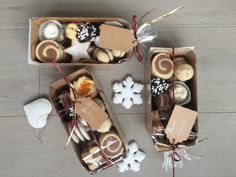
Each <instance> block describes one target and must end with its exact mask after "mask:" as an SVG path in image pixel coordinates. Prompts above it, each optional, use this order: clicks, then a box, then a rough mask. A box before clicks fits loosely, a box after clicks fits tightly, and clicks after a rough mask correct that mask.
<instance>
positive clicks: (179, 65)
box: [174, 57, 194, 81]
mask: <svg viewBox="0 0 236 177" xmlns="http://www.w3.org/2000/svg"><path fill="white" fill-rule="evenodd" d="M174 73H175V77H176V78H177V79H178V80H180V81H187V80H190V79H191V78H192V77H193V75H194V70H193V67H192V66H191V65H190V64H188V63H187V62H186V60H185V59H184V58H183V57H178V58H176V59H175V71H174Z"/></svg>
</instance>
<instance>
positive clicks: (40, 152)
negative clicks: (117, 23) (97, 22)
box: [0, 0, 236, 177]
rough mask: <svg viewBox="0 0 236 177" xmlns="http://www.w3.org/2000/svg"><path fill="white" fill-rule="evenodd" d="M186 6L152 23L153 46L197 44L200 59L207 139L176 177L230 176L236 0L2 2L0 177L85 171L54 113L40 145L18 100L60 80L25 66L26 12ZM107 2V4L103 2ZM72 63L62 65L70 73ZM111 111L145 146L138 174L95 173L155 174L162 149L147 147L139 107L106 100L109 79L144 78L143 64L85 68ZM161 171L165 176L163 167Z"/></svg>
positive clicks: (114, 13) (202, 132)
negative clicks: (154, 31) (154, 32)
mask: <svg viewBox="0 0 236 177" xmlns="http://www.w3.org/2000/svg"><path fill="white" fill-rule="evenodd" d="M182 4H184V5H185V8H184V9H182V10H181V11H179V12H178V13H176V14H175V15H173V16H171V17H169V18H167V19H165V20H163V21H161V22H160V23H158V24H157V25H156V26H157V29H158V32H159V37H158V38H157V40H156V41H155V42H153V43H152V44H150V45H152V46H160V47H182V46H184V47H185V46H195V47H196V55H197V62H198V98H199V112H200V116H199V136H200V137H202V138H204V137H209V138H210V140H209V141H208V142H206V143H204V144H202V145H199V146H198V147H196V148H195V149H194V150H191V153H192V154H193V155H198V154H202V155H203V158H202V159H200V160H193V161H190V162H187V163H186V164H185V167H184V168H183V169H177V176H182V177H185V176H186V177H187V176H188V177H192V176H193V177H196V176H206V177H212V176H215V177H222V176H227V177H231V176H235V173H236V169H235V168H234V159H235V158H236V155H235V154H236V148H235V143H236V141H235V140H234V139H233V138H229V137H232V136H233V134H234V133H235V124H236V123H235V116H236V108H235V105H236V102H235V100H236V96H235V94H234V92H235V90H236V86H235V80H236V75H235V74H234V70H235V66H236V60H235V56H236V51H235V47H236V30H235V29H236V21H235V17H236V2H235V1H234V0H226V1H222V0H208V1H205V0H195V1H189V0H181V1H175V0H169V1H165V0H158V1H156V0H146V1H135V0H130V1H126V0H120V1H114V0H99V1H97V0H91V1H83V0H79V1H78V0H67V1H63V0H57V1H55V0H47V1H46V0H42V1H36V0H11V1H7V0H1V2H0V15H1V17H2V18H1V19H0V24H1V25H0V39H1V41H0V52H1V59H0V105H1V107H0V144H1V146H0V176H1V177H12V176H17V177H25V176H33V177H41V176H44V177H47V176H58V177H66V176H71V177H73V176H81V177H87V176H90V175H89V174H88V173H87V172H86V171H85V170H84V169H82V167H81V165H80V163H79V161H78V159H77V157H76V155H75V153H74V152H73V149H72V147H69V148H68V149H67V150H64V149H63V146H64V143H65V141H66V140H67V136H66V134H65V132H64V129H63V127H62V125H61V123H60V121H59V120H58V117H57V116H56V113H55V111H53V112H52V113H51V116H50V117H49V123H48V126H47V127H46V129H45V131H44V132H43V137H42V141H43V145H41V144H40V143H39V141H38V140H37V139H36V137H35V135H36V130H34V129H33V128H31V127H30V126H29V124H28V123H27V120H26V117H25V114H24V111H23V105H24V104H26V103H28V102H30V101H32V100H34V99H36V98H39V97H47V94H48V89H49V83H51V82H52V81H55V80H57V79H59V78H60V75H59V73H58V72H57V71H56V69H55V67H36V66H31V65H28V64H27V52H28V51H27V50H28V18H30V17H36V16H77V17H78V16H80V17H81V16H83V17H120V18H124V19H126V20H127V21H131V17H132V15H134V14H137V15H138V16H139V17H140V16H141V15H142V14H143V13H144V12H146V11H148V10H149V9H152V8H156V9H157V11H156V12H155V13H153V14H150V16H148V17H147V19H151V18H154V17H156V16H159V15H161V14H163V13H166V12H168V11H170V10H172V9H173V8H175V7H177V6H178V5H182ZM104 7H106V8H104ZM77 69H78V67H72V68H64V67H63V70H64V71H65V73H71V72H72V71H75V70H77ZM91 70H92V71H93V72H94V73H95V76H96V77H97V79H98V81H99V83H100V85H101V86H102V89H103V90H105V95H106V97H107V99H108V102H109V104H110V105H111V108H112V110H113V111H114V113H115V114H116V117H117V118H118V121H119V122H120V124H121V127H122V129H123V131H124V134H125V137H126V139H127V140H136V141H137V142H138V144H139V146H140V147H141V148H142V149H143V150H144V151H145V152H146V155H147V157H146V159H145V161H144V163H143V165H142V168H141V171H140V172H139V173H133V172H128V173H125V174H120V173H119V172H118V171H117V168H116V167H113V168H111V169H109V170H106V171H104V172H102V173H100V174H98V175H96V176H98V177H99V176H104V177H106V176H107V177H108V176H114V177H119V176H124V175H125V176H126V175H127V176H131V177H132V176H135V177H139V176H142V177H143V176H150V177H152V176H153V177H154V176H161V174H160V171H161V165H162V162H163V156H162V153H157V152H156V151H155V150H154V148H153V147H152V142H151V139H150V135H149V133H148V132H147V130H146V129H145V126H144V117H145V116H144V113H145V109H144V105H140V106H134V107H132V108H131V109H130V110H125V109H124V108H123V107H121V106H120V105H114V104H113V103H112V94H113V93H112V83H113V82H114V81H118V80H121V79H122V78H124V77H125V76H126V75H128V74H130V75H132V76H133V77H134V79H135V80H138V81H141V82H143V78H144V73H143V72H144V68H143V66H142V65H141V64H140V63H139V62H138V61H136V60H135V59H132V61H131V62H129V63H127V64H123V65H118V66H111V67H91ZM164 176H171V173H167V174H165V175H164Z"/></svg>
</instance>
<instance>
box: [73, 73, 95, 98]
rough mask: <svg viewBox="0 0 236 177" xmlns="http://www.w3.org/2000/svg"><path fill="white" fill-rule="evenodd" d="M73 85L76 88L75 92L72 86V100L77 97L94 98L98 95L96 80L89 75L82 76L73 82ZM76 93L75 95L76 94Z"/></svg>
mask: <svg viewBox="0 0 236 177" xmlns="http://www.w3.org/2000/svg"><path fill="white" fill-rule="evenodd" d="M73 87H74V89H75V93H73V90H72V89H71V88H70V98H71V100H73V101H74V100H75V99H76V98H75V97H74V96H76V97H87V96H89V97H91V98H94V97H95V96H96V95H97V88H96V85H95V82H94V81H93V80H92V79H90V78H89V77H87V76H81V77H79V79H78V80H77V81H74V82H73ZM74 94H75V95H74Z"/></svg>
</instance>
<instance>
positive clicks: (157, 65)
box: [151, 53, 174, 79]
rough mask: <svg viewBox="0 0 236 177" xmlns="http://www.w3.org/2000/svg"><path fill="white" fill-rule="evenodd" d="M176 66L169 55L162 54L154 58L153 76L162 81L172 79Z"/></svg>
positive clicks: (152, 63) (152, 64)
mask: <svg viewBox="0 0 236 177" xmlns="http://www.w3.org/2000/svg"><path fill="white" fill-rule="evenodd" d="M173 68H174V65H173V62H172V60H171V59H170V57H169V55H167V54H165V53H160V54H157V55H155V56H154V58H153V59H152V62H151V70H152V74H153V75H154V76H156V77H160V78H162V79H169V78H171V77H172V75H173V73H174V71H173Z"/></svg>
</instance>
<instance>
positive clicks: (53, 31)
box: [39, 20, 64, 42]
mask: <svg viewBox="0 0 236 177" xmlns="http://www.w3.org/2000/svg"><path fill="white" fill-rule="evenodd" d="M63 33H64V30H63V28H62V25H61V23H60V22H59V21H57V20H48V21H46V22H44V23H42V24H41V25H40V27H39V39H40V41H43V40H54V41H57V42H62V41H63V40H64V35H63Z"/></svg>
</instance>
